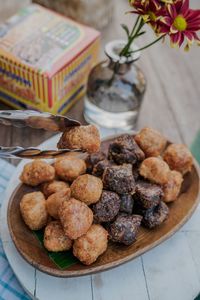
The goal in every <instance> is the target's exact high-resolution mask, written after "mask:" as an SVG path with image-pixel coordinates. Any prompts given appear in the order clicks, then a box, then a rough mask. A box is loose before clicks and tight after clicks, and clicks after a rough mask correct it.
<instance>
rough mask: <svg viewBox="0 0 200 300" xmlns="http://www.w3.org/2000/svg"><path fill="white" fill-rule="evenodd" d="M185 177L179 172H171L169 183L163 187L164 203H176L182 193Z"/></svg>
mask: <svg viewBox="0 0 200 300" xmlns="http://www.w3.org/2000/svg"><path fill="white" fill-rule="evenodd" d="M182 182H183V176H182V175H181V173H179V172H177V171H171V172H170V176H169V180H168V182H167V183H166V184H165V185H164V186H163V192H164V197H163V201H164V202H172V201H175V200H176V199H177V197H178V195H179V193H180V190H181V185H182Z"/></svg>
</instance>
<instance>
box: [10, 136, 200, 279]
mask: <svg viewBox="0 0 200 300" xmlns="http://www.w3.org/2000/svg"><path fill="white" fill-rule="evenodd" d="M122 134H123V133H117V134H112V135H109V136H106V137H105V138H102V142H103V141H106V140H109V139H112V138H116V137H118V136H120V135H122ZM124 134H135V131H127V132H125V133H124ZM20 164H21V165H22V163H20ZM20 164H19V165H20ZM193 165H194V168H195V170H196V172H197V174H198V178H199V190H198V194H197V197H196V200H195V202H194V204H193V206H192V208H191V209H190V210H189V211H188V213H187V215H186V216H185V217H184V218H183V219H182V220H181V222H179V223H178V224H177V225H176V226H174V227H173V229H171V230H170V231H169V232H168V233H166V234H165V235H163V236H162V237H160V238H159V239H158V240H156V241H155V242H153V243H152V244H150V245H147V246H146V247H143V248H142V249H139V250H137V251H136V252H134V253H133V254H129V255H127V256H126V257H124V258H121V259H120V260H116V261H114V262H109V263H106V264H105V265H103V266H96V267H93V266H92V265H91V266H88V268H87V269H82V270H74V271H73V270H70V271H68V270H67V269H66V270H59V269H58V270H56V269H52V268H49V267H46V266H44V265H41V264H38V263H36V262H34V261H31V259H30V258H28V256H27V255H26V254H25V253H23V251H21V249H20V250H19V248H18V246H17V242H16V239H15V236H14V235H13V232H12V230H11V224H10V220H9V217H8V214H9V210H10V206H11V203H12V199H13V197H14V195H15V193H16V191H17V190H18V189H19V187H20V186H22V183H19V184H18V185H17V186H15V188H14V190H13V191H12V193H10V195H9V201H8V206H7V224H8V228H9V233H10V236H11V239H12V241H13V243H14V245H15V247H16V249H17V251H18V253H19V254H20V255H21V256H22V258H23V259H24V260H25V261H26V262H27V263H28V264H30V265H31V266H33V267H34V268H36V269H38V270H39V271H42V272H44V273H46V274H48V275H51V276H54V277H60V278H73V277H80V276H87V275H92V274H96V273H99V272H104V271H108V270H110V269H113V268H116V267H118V266H120V265H123V264H125V263H128V262H129V261H131V260H133V259H135V258H137V257H138V256H140V255H142V254H144V253H146V252H147V251H150V250H152V249H153V248H155V247H156V246H158V245H159V244H161V243H162V242H164V241H166V240H167V239H169V238H170V237H171V236H173V235H174V234H175V233H176V232H177V231H178V230H179V229H180V228H181V227H182V226H183V225H184V224H185V223H186V222H187V221H188V220H189V219H190V218H191V216H192V215H193V213H194V212H195V210H196V208H197V206H198V204H199V203H200V167H199V164H198V162H197V161H196V159H195V158H194V163H193ZM15 172H17V169H16V171H15ZM38 243H39V241H38ZM51 270H52V271H51Z"/></svg>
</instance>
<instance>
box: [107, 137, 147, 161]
mask: <svg viewBox="0 0 200 300" xmlns="http://www.w3.org/2000/svg"><path fill="white" fill-rule="evenodd" d="M108 158H109V159H110V160H113V161H114V162H116V163H117V164H119V165H122V164H135V163H137V162H139V161H141V160H143V159H144V158H145V156H144V152H143V151H142V150H141V149H140V147H139V146H138V145H137V144H136V142H135V141H134V138H133V137H132V136H131V135H129V134H124V135H121V136H119V137H118V138H117V139H116V140H114V142H112V143H111V144H110V146H109V150H108Z"/></svg>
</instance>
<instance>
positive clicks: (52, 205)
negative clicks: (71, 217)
mask: <svg viewBox="0 0 200 300" xmlns="http://www.w3.org/2000/svg"><path fill="white" fill-rule="evenodd" d="M70 196H71V191H70V188H68V189H67V190H66V191H64V192H63V191H60V192H57V193H54V194H52V195H50V196H49V197H48V198H47V200H46V208H47V211H48V213H49V215H50V216H51V217H53V218H54V219H59V216H58V210H59V207H60V205H61V203H62V202H63V201H67V200H69V199H70Z"/></svg>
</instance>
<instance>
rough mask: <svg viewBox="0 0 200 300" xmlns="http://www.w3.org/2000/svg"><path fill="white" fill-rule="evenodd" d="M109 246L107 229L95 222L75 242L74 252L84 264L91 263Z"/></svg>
mask: <svg viewBox="0 0 200 300" xmlns="http://www.w3.org/2000/svg"><path fill="white" fill-rule="evenodd" d="M107 246H108V233H107V231H106V230H105V229H104V228H103V227H102V226H101V225H98V224H93V225H92V226H91V227H90V229H89V230H88V232H87V233H86V234H85V235H83V236H82V237H80V238H78V239H77V240H76V241H75V242H74V245H73V254H74V256H76V257H77V258H78V259H79V260H80V261H81V262H82V263H83V264H85V265H91V264H92V263H93V262H95V261H96V260H97V258H98V257H99V256H100V255H101V254H103V253H104V252H105V251H106V249H107Z"/></svg>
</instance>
